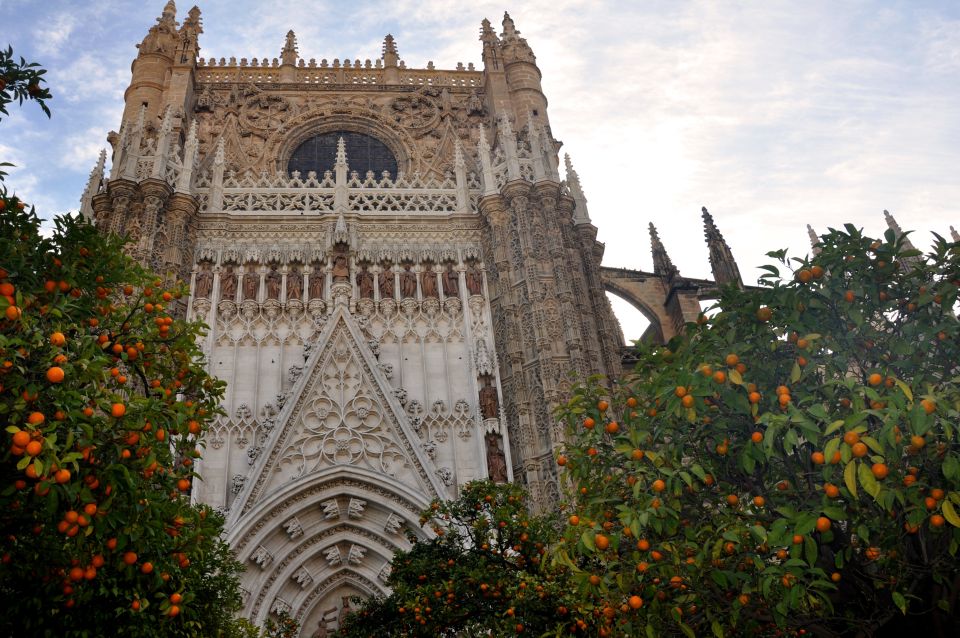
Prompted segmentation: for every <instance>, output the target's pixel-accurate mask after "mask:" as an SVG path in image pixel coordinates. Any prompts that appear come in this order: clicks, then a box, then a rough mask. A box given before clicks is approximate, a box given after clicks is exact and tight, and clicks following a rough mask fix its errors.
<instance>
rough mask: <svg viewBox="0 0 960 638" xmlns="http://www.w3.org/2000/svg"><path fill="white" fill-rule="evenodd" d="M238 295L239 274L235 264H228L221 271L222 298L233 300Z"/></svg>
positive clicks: (223, 299)
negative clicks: (235, 270) (234, 270)
mask: <svg viewBox="0 0 960 638" xmlns="http://www.w3.org/2000/svg"><path fill="white" fill-rule="evenodd" d="M236 296H237V275H236V273H234V272H233V266H227V267H226V268H225V269H224V270H223V272H222V273H220V300H221V301H233V300H234V298H236Z"/></svg>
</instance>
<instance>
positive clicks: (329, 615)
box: [310, 607, 337, 638]
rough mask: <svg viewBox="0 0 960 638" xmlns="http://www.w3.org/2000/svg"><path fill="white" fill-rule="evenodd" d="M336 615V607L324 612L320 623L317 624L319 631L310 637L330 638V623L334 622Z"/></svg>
mask: <svg viewBox="0 0 960 638" xmlns="http://www.w3.org/2000/svg"><path fill="white" fill-rule="evenodd" d="M336 613H337V608H336V607H331V608H330V609H328V610H326V611H325V612H323V615H322V616H320V622H318V623H317V630H316V631H315V632H313V635H312V636H310V638H328V636H329V635H330V623H331V622H332V621H333V618H334V616H336Z"/></svg>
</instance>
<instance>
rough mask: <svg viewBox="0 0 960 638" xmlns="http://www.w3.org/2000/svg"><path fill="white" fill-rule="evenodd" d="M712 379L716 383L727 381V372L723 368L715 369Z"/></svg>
mask: <svg viewBox="0 0 960 638" xmlns="http://www.w3.org/2000/svg"><path fill="white" fill-rule="evenodd" d="M713 380H714V381H715V382H716V383H725V382H726V381H727V373H726V372H724V371H723V370H717V371H716V372H714V373H713Z"/></svg>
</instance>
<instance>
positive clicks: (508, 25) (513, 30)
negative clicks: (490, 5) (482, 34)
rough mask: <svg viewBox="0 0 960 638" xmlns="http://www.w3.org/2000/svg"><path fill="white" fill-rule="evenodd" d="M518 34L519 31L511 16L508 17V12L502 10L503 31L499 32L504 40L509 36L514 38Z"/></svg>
mask: <svg viewBox="0 0 960 638" xmlns="http://www.w3.org/2000/svg"><path fill="white" fill-rule="evenodd" d="M518 35H520V32H519V31H517V27H516V25H515V24H514V23H513V18H511V17H510V14H509V13H507V12H506V11H504V12H503V33H502V34H500V37H502V38H503V39H504V40H506V39H509V38H515V37H517V36H518Z"/></svg>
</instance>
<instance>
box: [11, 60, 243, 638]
mask: <svg viewBox="0 0 960 638" xmlns="http://www.w3.org/2000/svg"><path fill="white" fill-rule="evenodd" d="M27 66H28V67H29V65H27ZM0 72H2V74H3V78H4V80H3V82H4V85H3V87H2V88H0V96H2V99H0V105H3V104H6V103H9V102H10V101H11V99H12V97H16V96H17V95H18V93H17V91H19V90H20V89H19V88H18V87H20V85H21V84H24V85H25V88H24V91H25V92H26V95H27V97H28V98H34V99H38V98H42V97H44V96H47V95H48V94H47V93H46V91H45V90H40V89H37V88H36V87H37V86H38V84H39V82H40V81H41V80H42V78H40V77H39V76H40V71H38V70H36V69H34V68H32V67H29V68H26V69H24V64H23V63H21V64H19V65H18V64H15V63H14V62H12V57H11V55H10V54H9V52H8V54H7V55H6V56H4V57H0ZM30 87H34V88H32V89H31V88H30ZM11 90H13V93H10V91H11ZM11 96H12V97H11ZM0 177H2V176H0ZM121 248H122V240H121V239H119V238H116V237H109V238H105V237H104V236H103V235H101V234H100V233H99V232H98V231H97V230H96V229H95V228H93V227H92V226H90V225H88V224H87V223H85V222H83V221H82V220H80V219H79V217H70V216H65V217H61V218H58V219H56V220H55V228H54V229H53V231H52V232H50V233H47V234H46V236H45V235H44V234H43V233H41V232H40V221H39V219H38V218H37V216H36V214H35V212H34V211H33V210H28V207H27V206H26V205H25V204H24V202H22V201H21V200H20V199H18V198H17V197H14V196H10V195H9V194H8V192H7V190H6V187H5V186H4V185H3V184H2V182H0V419H2V422H0V423H2V425H3V427H4V430H3V432H2V434H0V438H2V441H0V634H2V635H47V636H95V635H103V634H104V632H110V633H111V634H116V635H119V636H134V635H135V636H188V635H191V636H192V635H205V636H224V635H236V634H237V633H238V632H239V631H240V627H241V625H240V624H238V623H235V622H234V620H233V618H232V613H233V612H234V611H235V610H236V609H238V607H239V600H240V597H239V584H238V578H237V573H238V571H239V569H240V568H241V566H240V565H239V564H238V563H237V562H236V561H235V560H234V558H233V556H232V554H231V553H230V551H229V548H228V547H227V546H226V544H225V543H224V542H223V541H221V540H220V538H219V535H220V532H221V531H222V524H223V519H222V517H221V516H220V515H219V514H217V513H215V512H213V511H212V510H210V509H209V508H207V507H204V506H191V505H190V500H189V493H190V489H191V483H192V480H193V478H194V473H193V463H194V460H195V459H196V458H197V457H198V456H199V448H198V441H199V439H200V437H201V436H202V435H203V433H204V431H205V429H206V427H207V424H208V422H209V420H210V419H211V417H212V416H213V415H214V414H215V413H216V412H217V410H218V408H217V405H218V400H219V398H220V396H221V394H222V384H220V383H219V382H217V381H215V380H214V379H213V378H211V377H210V376H208V375H207V373H206V372H205V371H204V368H203V366H202V364H201V361H200V351H199V349H198V347H197V345H196V340H197V337H198V335H199V334H200V330H201V326H200V325H199V324H196V323H186V322H184V321H181V320H177V319H174V318H173V314H175V310H176V308H177V307H178V305H180V304H182V302H181V301H179V299H180V297H181V296H182V294H183V293H184V292H185V291H184V289H183V287H182V286H179V285H170V286H165V285H163V282H161V281H159V280H155V279H154V277H153V276H151V275H150V274H149V273H147V272H145V271H144V270H143V269H141V268H140V267H139V266H137V265H136V264H134V263H133V262H132V261H131V260H130V259H129V258H127V257H126V256H125V255H124V254H123V253H122V250H121Z"/></svg>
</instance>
